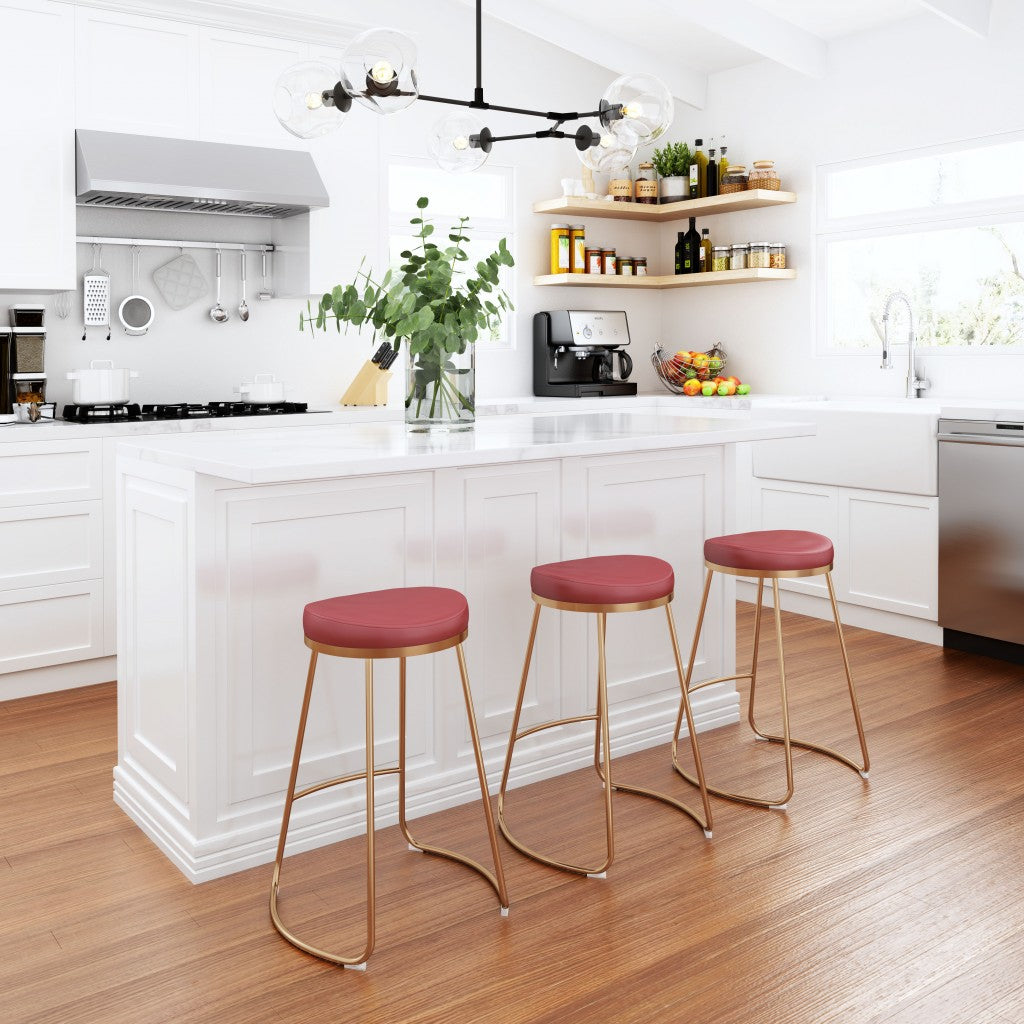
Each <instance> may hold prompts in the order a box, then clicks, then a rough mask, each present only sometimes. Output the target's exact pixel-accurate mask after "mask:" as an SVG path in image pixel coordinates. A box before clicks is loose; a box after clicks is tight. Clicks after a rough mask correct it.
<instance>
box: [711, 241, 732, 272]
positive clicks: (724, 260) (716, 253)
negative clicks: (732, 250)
mask: <svg viewBox="0 0 1024 1024" xmlns="http://www.w3.org/2000/svg"><path fill="white" fill-rule="evenodd" d="M711 269H712V270H728V269H729V246H727V245H713V246H712V247H711Z"/></svg>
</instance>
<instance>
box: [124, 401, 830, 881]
mask: <svg viewBox="0 0 1024 1024" xmlns="http://www.w3.org/2000/svg"><path fill="white" fill-rule="evenodd" d="M811 432H813V427H812V426H811V425H809V424H800V423H789V422H782V421H779V420H775V421H767V420H759V419H757V418H756V415H753V414H750V413H726V414H719V415H706V416H705V415H686V414H684V413H683V412H682V411H678V410H675V409H670V410H666V409H664V408H656V407H654V406H652V407H649V408H648V407H643V406H638V407H637V408H635V409H622V408H614V409H612V408H609V409H608V410H607V411H605V410H601V411H593V410H587V411H581V412H574V413H554V414H543V413H540V414H520V415H515V416H491V417H483V418H481V419H479V420H478V422H477V426H476V429H475V430H474V431H472V432H469V433H465V434H452V435H447V436H440V437H438V436H425V435H410V434H408V433H406V430H405V427H404V425H403V424H401V423H395V422H380V423H363V424H352V425H343V426H339V425H325V426H323V427H315V426H310V427H292V428H288V429H281V430H273V429H261V430H254V431H234V432H232V433H231V434H230V435H228V434H221V435H216V434H213V435H211V434H204V435H183V436H177V437H154V438H148V439H147V438H140V439H136V440H132V441H127V442H124V443H122V444H121V445H120V446H119V454H118V469H117V500H118V665H119V678H118V748H119V753H118V764H117V767H116V769H115V773H114V795H115V800H116V801H117V803H118V804H119V805H120V806H121V807H122V808H123V809H124V810H125V811H126V812H127V813H128V814H129V815H130V816H131V817H132V818H133V819H134V821H135V822H136V823H137V824H138V825H139V826H140V827H141V828H142V829H143V830H144V831H145V832H146V834H147V835H149V836H150V837H151V838H152V839H153V841H154V842H155V843H156V844H157V845H158V846H159V847H160V848H161V849H162V850H163V851H164V852H165V853H166V854H167V856H168V857H170V858H171V860H172V861H173V862H174V863H175V864H176V865H177V866H178V867H179V868H180V869H181V870H182V872H184V874H185V875H186V876H187V877H188V878H189V879H191V880H192V881H195V882H200V881H205V880H208V879H211V878H215V877H218V876H220V875H224V874H228V873H230V872H233V871H238V870H241V869H243V868H248V867H251V866H253V865H256V864H261V863H265V862H269V861H271V860H272V859H273V852H274V844H275V841H276V837H277V832H278V829H279V825H280V816H281V807H282V804H283V795H284V790H285V787H286V784H287V776H288V768H289V763H290V758H291V753H292V748H293V745H294V741H295V728H296V724H297V721H298V713H299V706H300V702H301V694H302V687H303V685H304V681H305V672H306V667H307V659H308V654H309V652H308V650H307V648H306V647H305V646H304V644H303V636H302V624H301V622H302V608H303V606H304V605H305V604H306V603H307V602H309V601H314V600H319V599H321V598H326V597H331V596H334V595H337V594H343V593H352V592H357V591H363V590H376V589H383V588H388V587H401V586H423V585H436V586H445V587H454V588H457V589H459V590H461V591H462V592H463V593H465V594H466V596H467V598H468V599H469V604H470V633H469V640H468V641H467V644H466V653H467V657H468V660H469V670H470V679H471V683H472V686H473V692H474V697H475V700H476V708H477V716H478V719H479V723H480V731H481V738H482V741H483V744H484V754H485V757H486V760H487V766H488V773H489V778H490V780H491V782H492V785H493V784H495V783H496V781H497V778H498V775H499V773H500V769H501V764H502V759H503V756H504V748H505V744H506V742H507V737H508V730H509V727H510V725H511V714H512V708H513V704H514V700H515V693H516V687H517V684H518V679H519V672H520V671H521V666H522V659H523V655H524V650H525V644H526V639H527V633H528V630H529V622H530V616H531V614H532V611H533V604H532V602H531V600H530V584H529V576H530V569H531V568H532V566H533V565H535V564H538V563H541V562H550V561H556V560H559V559H565V558H579V557H583V556H586V555H600V554H615V553H620V552H632V553H639V554H651V555H658V556H660V557H662V558H665V559H666V560H668V561H669V562H671V563H672V565H673V566H674V568H675V572H676V600H675V603H674V605H673V608H674V612H675V616H676V622H677V624H678V627H679V632H680V637H681V643H682V644H683V646H684V657H685V653H686V650H685V649H686V647H687V645H688V637H689V636H690V635H691V633H692V629H693V625H694V621H695V618H696V613H697V606H698V602H699V596H700V589H701V583H702V573H703V558H702V549H701V545H702V541H703V539H704V538H705V537H706V536H711V535H715V534H718V533H722V532H726V531H728V530H730V529H732V528H734V522H735V507H734V506H735V491H736V474H735V461H736V460H735V452H736V445H737V444H742V443H746V442H753V441H758V440H765V439H774V438H784V437H794V436H798V435H803V434H808V433H811ZM716 588H717V589H716V590H714V591H713V594H712V600H711V604H710V606H709V613H708V618H707V621H706V623H705V628H704V635H703V639H702V650H701V651H700V652H699V661H698V666H697V669H696V675H697V676H703V677H705V678H706V677H708V676H712V675H720V674H724V673H727V672H728V671H730V670H731V667H732V664H733V658H734V639H735V638H734V623H733V615H732V608H733V601H734V597H733V590H732V587H731V585H730V581H728V580H726V581H724V582H717V583H716ZM592 619H593V616H584V615H571V614H567V613H553V612H552V613H550V614H546V615H544V616H542V620H541V629H540V632H539V634H538V639H537V652H536V655H535V657H534V663H533V669H532V678H531V686H530V689H529V692H528V697H527V702H526V704H525V705H524V724H525V725H529V724H531V723H532V722H539V721H541V720H547V719H551V718H557V717H564V716H569V715H574V714H581V713H584V712H585V711H586V710H587V709H588V708H591V707H592V704H593V699H594V678H595V675H596V635H595V632H594V630H595V627H594V624H593V622H592V621H591V620H592ZM608 672H609V693H610V696H611V704H612V708H611V710H612V733H613V750H614V752H615V753H616V754H621V753H625V752H627V751H630V750H637V749H640V748H643V747H647V746H651V745H654V744H661V743H665V744H667V742H668V739H669V736H670V733H671V723H672V721H673V720H674V717H675V713H676V708H677V702H678V694H679V689H678V681H677V678H676V674H675V669H674V665H673V660H672V653H671V649H670V647H669V644H668V639H667V636H666V633H665V629H664V619H663V617H661V615H660V614H659V613H658V612H657V611H655V612H641V613H637V614H635V615H630V616H626V617H622V618H621V620H619V619H618V618H617V617H615V616H612V617H611V619H610V620H609V626H608ZM361 673H362V666H361V665H360V664H359V663H358V662H353V661H347V660H343V659H335V658H322V659H321V660H320V664H319V667H318V677H317V678H318V686H317V689H316V691H315V693H314V700H313V705H312V709H311V714H310V724H309V728H308V731H307V737H306V744H305V753H306V756H305V759H304V761H303V768H302V771H301V772H300V784H306V783H307V782H313V781H315V780H317V779H321V778H327V777H332V776H337V775H342V774H345V773H346V772H351V771H357V770H359V769H360V768H361V767H362V756H363V755H362V739H363V712H362V707H361V685H362V684H361V679H362V674H361ZM377 679H378V682H377V691H376V702H375V708H376V720H377V725H378V735H377V745H376V754H375V757H376V759H377V762H378V763H384V762H386V761H388V760H394V759H395V758H396V757H397V734H396V726H397V663H394V664H391V663H386V662H385V663H381V665H379V666H378V670H377ZM409 684H410V685H409V703H410V715H409V729H410V735H409V747H408V752H409V766H410V780H409V793H408V796H409V809H410V813H411V814H412V815H421V814H426V813H429V812H431V811H435V810H439V809H441V808H443V807H447V806H451V805H453V804H456V803H459V802H462V801H465V800H472V799H476V798H478V795H477V794H478V792H479V791H478V790H476V793H475V792H474V790H475V787H476V785H477V783H476V778H475V768H474V764H473V757H472V750H471V747H470V746H469V739H468V734H467V732H466V725H465V718H464V712H463V710H462V706H461V696H460V691H459V688H458V674H457V666H456V662H455V658H454V656H449V654H448V653H444V654H440V655H435V656H431V657H424V658H415V659H411V660H410V662H409ZM694 713H695V719H696V724H697V726H698V728H700V729H705V728H712V727H714V726H717V725H722V724H725V723H728V722H732V721H735V720H736V719H737V717H738V701H737V695H736V691H735V688H734V687H733V686H732V685H731V684H719V685H717V686H715V687H709V688H708V689H705V690H702V691H701V692H700V693H699V694H698V695H697V697H696V698H695V701H694ZM520 747H521V748H522V753H521V754H520V753H519V748H517V765H516V770H515V771H514V773H513V785H523V784H525V783H527V782H531V781H535V780H537V779H541V778H545V777H548V776H551V775H555V774H559V773H561V772H565V771H569V770H571V769H574V768H577V767H580V766H581V765H583V764H586V763H587V762H588V759H589V757H590V753H589V744H588V743H587V742H586V741H584V740H582V738H581V737H580V735H579V734H578V733H577V734H575V735H574V734H572V733H571V732H570V731H569V730H567V729H562V730H555V731H551V732H547V733H544V734H542V735H540V736H538V737H535V738H534V740H533V742H532V744H531V743H530V742H527V743H523V744H520ZM666 756H667V755H666ZM378 785H379V792H380V801H379V808H380V811H381V813H380V814H379V817H378V822H377V823H378V825H385V824H389V823H391V822H393V821H394V820H395V813H394V801H393V796H394V793H393V790H394V783H393V781H392V780H391V779H388V780H385V781H382V782H380V783H379V784H378ZM684 790H685V784H684V783H682V782H680V791H681V792H682V791H684ZM363 819H364V815H363V802H362V796H361V790H360V789H359V787H355V786H354V787H346V788H342V789H338V790H329V791H326V792H325V793H323V794H319V795H317V796H315V797H311V798H309V799H308V800H304V801H302V803H301V804H300V805H299V806H297V807H296V809H295V811H294V813H293V823H292V829H291V839H292V841H291V842H290V844H289V850H290V851H297V850H300V849H308V848H311V847H314V846H318V845H322V844H324V843H328V842H332V841H335V840H338V839H343V838H346V837H348V836H352V835H355V834H357V833H359V832H361V831H362V829H363V827H364V823H363Z"/></svg>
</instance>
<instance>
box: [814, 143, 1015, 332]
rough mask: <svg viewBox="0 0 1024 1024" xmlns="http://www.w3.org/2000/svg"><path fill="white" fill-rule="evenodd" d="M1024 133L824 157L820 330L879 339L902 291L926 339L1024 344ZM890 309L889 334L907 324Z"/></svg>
mask: <svg viewBox="0 0 1024 1024" xmlns="http://www.w3.org/2000/svg"><path fill="white" fill-rule="evenodd" d="M1022 167H1024V137H1013V138H1007V137H1005V136H1003V137H1000V138H998V139H992V140H982V141H972V142H969V143H964V144H962V145H960V146H957V147H955V148H954V147H945V148H939V149H933V150H927V151H923V152H919V153H916V154H913V155H906V154H899V155H894V156H891V157H888V158H884V159H879V160H870V161H856V162H854V163H849V164H839V165H832V166H826V167H823V168H821V169H820V170H819V179H818V185H819V188H818V202H819V208H818V266H819V268H821V269H822V271H823V272H822V273H821V274H820V275H819V288H823V289H824V295H823V301H821V302H820V303H819V309H820V312H821V314H822V319H823V321H824V322H823V323H822V324H821V327H822V330H821V331H820V332H819V337H823V338H824V339H825V343H826V345H827V347H828V348H829V349H831V350H833V351H841V352H858V351H861V352H863V351H868V350H870V351H875V350H878V349H880V346H881V337H882V320H881V318H882V310H883V307H884V305H885V299H886V296H887V295H888V294H889V293H890V292H893V291H897V290H899V291H904V292H906V294H907V295H908V296H909V297H910V300H911V304H912V305H913V308H914V326H915V331H916V333H917V336H918V339H919V341H920V343H921V344H922V345H923V346H926V347H931V348H933V349H935V350H936V351H955V350H964V349H970V350H972V351H978V350H981V349H985V348H989V349H993V348H998V349H1001V350H1002V351H1006V349H1007V348H1009V347H1014V346H1016V347H1021V348H1022V350H1024V171H1022ZM901 315H902V309H901V307H900V308H898V312H897V313H896V314H894V330H893V335H892V336H893V338H895V339H896V340H900V339H902V337H903V333H902V332H903V331H904V330H905V325H901V324H898V323H897V317H898V316H901Z"/></svg>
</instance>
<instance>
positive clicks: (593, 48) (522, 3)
mask: <svg viewBox="0 0 1024 1024" xmlns="http://www.w3.org/2000/svg"><path fill="white" fill-rule="evenodd" d="M462 2H463V3H468V4H472V2H473V0H462ZM484 13H485V15H486V16H487V17H491V18H495V19H496V20H498V21H502V22H504V23H505V24H507V25H511V26H512V27H513V28H517V29H519V30H520V31H521V32H526V33H527V34H528V35H532V36H536V37H537V38H538V39H543V40H544V42H546V43H551V44H552V45H553V46H557V47H559V48H561V49H563V50H567V51H568V52H569V53H573V54H575V55H576V56H578V57H582V58H583V59H584V60H589V61H591V62H592V63H594V64H598V65H600V66H602V67H606V68H609V69H610V70H611V71H613V72H614V73H615V74H616V75H623V74H627V73H629V72H635V71H644V72H646V73H647V74H651V75H655V76H656V77H658V78H660V79H661V80H662V81H663V82H664V83H665V85H667V86H668V88H669V91H670V92H671V93H672V95H673V96H674V97H675V98H676V99H678V100H682V101H683V102H684V103H688V104H689V105H690V106H692V107H697V108H703V107H704V104H705V103H706V102H707V87H708V79H707V75H706V74H705V73H704V72H703V71H692V70H689V69H687V68H685V67H682V66H681V65H680V64H679V62H678V61H674V60H671V59H669V58H665V57H662V56H661V55H659V54H658V53H657V52H655V51H654V50H653V49H652V50H648V49H646V48H644V49H641V48H640V47H637V46H631V45H630V44H628V43H624V42H623V41H622V40H620V39H618V38H617V37H616V35H615V32H614V29H613V28H612V30H610V31H609V30H608V29H607V28H606V29H605V30H602V31H596V30H594V29H592V28H590V27H588V26H587V25H585V24H583V23H582V22H580V21H578V20H577V19H575V18H573V17H571V16H568V15H565V14H563V13H562V12H561V11H560V10H558V9H557V8H555V7H554V6H551V5H549V4H546V3H539V2H537V0H516V2H515V3H514V4H508V3H501V4H497V3H492V4H489V5H487V8H486V10H485V11H484ZM486 54H487V41H486V38H485V40H484V60H485V61H486V59H487V58H486ZM484 86H485V88H486V86H487V82H486V78H485V81H484ZM593 99H594V102H595V103H596V102H597V97H593ZM495 101H497V97H495ZM580 102H582V100H581V101H580Z"/></svg>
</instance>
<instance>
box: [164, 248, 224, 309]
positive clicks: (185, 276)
mask: <svg viewBox="0 0 1024 1024" xmlns="http://www.w3.org/2000/svg"><path fill="white" fill-rule="evenodd" d="M153 284H155V285H156V287H157V289H158V290H159V292H160V294H161V295H162V296H163V297H164V302H166V303H167V305H168V306H170V307H171V309H184V308H185V307H186V306H190V305H192V303H193V302H195V301H196V299H198V298H201V297H202V296H203V295H205V294H206V293H207V291H208V290H209V287H210V286H209V285H208V284H207V283H206V278H205V277H203V272H202V271H201V270H200V269H199V264H198V263H196V261H195V260H194V259H192V257H191V256H189V255H188V253H183V254H182V255H181V256H176V257H175V258H174V259H173V260H171V261H170V263H165V264H164V265H163V266H162V267H157V269H156V270H154V271H153Z"/></svg>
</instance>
